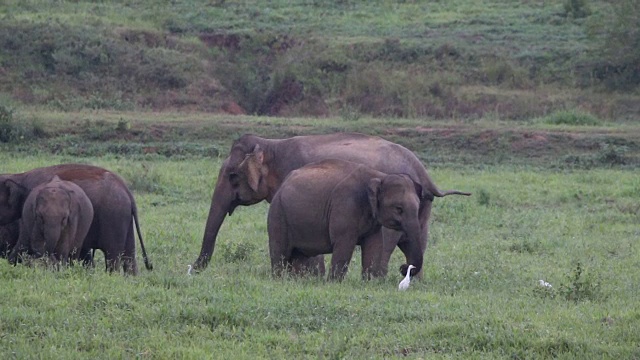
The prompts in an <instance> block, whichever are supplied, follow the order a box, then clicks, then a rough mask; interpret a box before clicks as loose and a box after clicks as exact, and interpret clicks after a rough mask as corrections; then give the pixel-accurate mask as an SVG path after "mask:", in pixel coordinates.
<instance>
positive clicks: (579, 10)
mask: <svg viewBox="0 0 640 360" xmlns="http://www.w3.org/2000/svg"><path fill="white" fill-rule="evenodd" d="M564 14H565V16H567V17H572V18H574V19H580V18H585V17H587V16H589V15H591V8H590V7H589V3H588V1H587V0H565V2H564Z"/></svg>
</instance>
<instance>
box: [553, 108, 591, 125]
mask: <svg viewBox="0 0 640 360" xmlns="http://www.w3.org/2000/svg"><path fill="white" fill-rule="evenodd" d="M543 121H544V122H545V123H547V124H552V125H572V126H585V125H586V126H598V125H601V121H600V119H598V118H597V117H595V116H593V115H592V114H590V113H585V112H581V111H577V110H562V111H556V112H554V113H552V114H550V115H548V116H546V117H544V118H543Z"/></svg>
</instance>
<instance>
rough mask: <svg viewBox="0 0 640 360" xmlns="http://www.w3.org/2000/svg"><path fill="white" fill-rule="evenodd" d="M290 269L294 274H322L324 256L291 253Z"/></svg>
mask: <svg viewBox="0 0 640 360" xmlns="http://www.w3.org/2000/svg"><path fill="white" fill-rule="evenodd" d="M290 263H291V270H292V272H293V273H294V274H301V275H304V274H309V275H312V276H324V274H325V271H326V270H325V266H324V256H323V255H318V256H311V257H309V256H304V255H302V254H299V253H295V252H294V254H292V256H291V260H290Z"/></svg>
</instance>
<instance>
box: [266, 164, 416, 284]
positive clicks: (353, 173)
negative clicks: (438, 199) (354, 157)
mask: <svg viewBox="0 0 640 360" xmlns="http://www.w3.org/2000/svg"><path fill="white" fill-rule="evenodd" d="M424 196H425V194H424V190H423V188H422V186H421V185H420V184H417V183H415V182H414V181H413V180H411V178H410V177H409V176H407V175H404V174H385V173H383V172H380V171H377V170H374V169H371V168H369V167H366V166H364V165H361V164H356V163H353V162H349V161H344V160H335V159H331V160H324V161H320V162H317V163H312V164H309V165H307V166H304V167H302V168H300V169H298V170H294V171H292V172H291V173H290V174H289V176H288V177H287V178H286V179H285V181H284V182H283V183H282V185H281V186H280V189H279V190H278V191H277V192H276V194H275V196H274V198H273V200H272V202H271V207H270V208H269V215H268V231H269V252H270V255H271V267H272V270H273V272H274V274H276V275H277V274H280V273H281V272H282V270H283V268H286V267H288V266H289V265H290V262H291V259H292V257H295V256H299V255H303V256H308V257H311V256H316V255H319V254H329V253H332V257H331V270H330V273H329V278H330V279H337V280H342V279H343V278H344V275H345V273H346V271H347V268H348V265H349V262H350V261H351V256H352V255H353V250H354V249H355V247H356V245H360V247H361V250H362V275H363V278H368V276H369V273H370V272H371V270H372V266H373V264H374V262H375V259H376V258H379V257H380V256H381V253H382V248H383V246H382V245H383V244H382V241H381V237H380V236H377V235H378V234H379V233H380V231H381V226H384V227H387V228H390V229H393V230H396V231H401V232H403V233H404V234H405V236H406V238H407V240H406V245H405V255H406V257H407V261H408V262H409V264H410V265H413V266H415V267H416V270H415V272H416V273H417V272H418V271H420V269H421V268H422V261H423V251H422V246H421V244H420V233H421V229H420V220H419V217H418V210H419V208H420V199H421V198H423V197H424ZM409 264H404V265H403V269H404V270H403V271H404V272H405V273H406V268H407V267H408V266H409Z"/></svg>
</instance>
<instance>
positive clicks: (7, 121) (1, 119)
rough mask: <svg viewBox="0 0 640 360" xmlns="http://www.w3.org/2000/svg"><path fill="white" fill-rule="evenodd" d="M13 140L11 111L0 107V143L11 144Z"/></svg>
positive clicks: (13, 128)
mask: <svg viewBox="0 0 640 360" xmlns="http://www.w3.org/2000/svg"><path fill="white" fill-rule="evenodd" d="M14 139H15V126H14V124H13V109H11V108H9V107H8V106H5V105H0V142H5V143H6V142H11V141H12V140H14Z"/></svg>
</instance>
